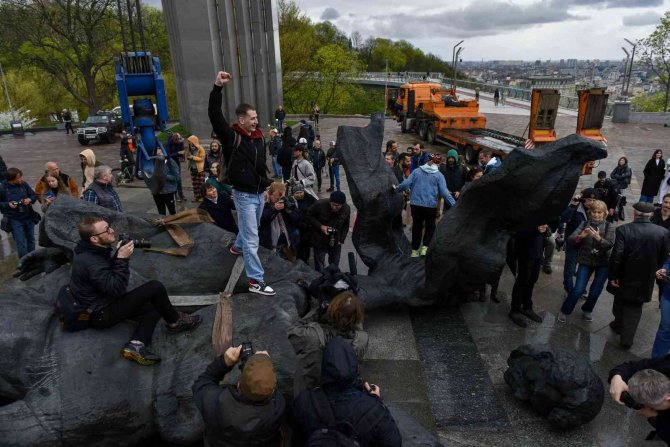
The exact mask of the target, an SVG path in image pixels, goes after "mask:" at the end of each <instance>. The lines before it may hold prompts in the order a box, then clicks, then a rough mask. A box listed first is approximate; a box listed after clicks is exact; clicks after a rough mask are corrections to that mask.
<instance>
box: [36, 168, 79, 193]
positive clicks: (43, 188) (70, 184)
mask: <svg viewBox="0 0 670 447" xmlns="http://www.w3.org/2000/svg"><path fill="white" fill-rule="evenodd" d="M58 177H59V178H60V181H61V182H62V183H63V185H65V186H66V187H67V189H68V190H69V193H70V195H71V196H72V197H74V198H75V199H78V198H79V186H78V185H77V182H76V181H75V180H74V179H73V178H72V177H70V176H69V175H67V174H65V173H63V172H61V173H60V174H58ZM48 189H49V186H48V185H47V184H46V182H45V181H44V177H42V178H41V179H39V180H38V181H37V183H36V184H35V195H36V196H37V197H42V195H43V194H46V193H47V191H48Z"/></svg>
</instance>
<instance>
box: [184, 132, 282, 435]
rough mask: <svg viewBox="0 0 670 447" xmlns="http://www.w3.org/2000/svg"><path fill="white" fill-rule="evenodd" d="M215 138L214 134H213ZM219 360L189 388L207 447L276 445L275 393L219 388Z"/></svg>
mask: <svg viewBox="0 0 670 447" xmlns="http://www.w3.org/2000/svg"><path fill="white" fill-rule="evenodd" d="M217 135H218V134H217ZM233 368H234V366H228V365H226V363H225V362H224V361H223V356H219V357H217V358H216V359H215V360H214V361H213V362H212V363H210V364H209V366H208V367H207V370H205V372H204V373H202V374H201V375H200V377H198V379H197V380H196V381H195V383H194V384H193V400H195V405H196V406H197V407H198V410H200V414H201V415H202V419H203V421H204V422H205V437H206V438H207V441H208V442H209V445H210V446H211V447H237V446H240V447H242V446H244V447H246V446H259V447H264V446H267V447H275V446H277V445H279V439H280V437H281V436H280V432H279V427H280V426H281V425H282V423H283V422H284V408H285V406H286V404H285V402H284V398H283V397H282V395H281V393H279V391H277V390H275V391H274V393H273V394H272V396H270V397H269V398H268V399H266V400H264V401H260V402H255V401H251V400H249V399H246V398H245V397H244V396H243V395H241V394H240V392H239V391H238V389H237V387H236V386H235V385H224V386H219V382H221V380H223V377H224V376H225V375H226V374H228V373H229V372H230V371H232V370H233Z"/></svg>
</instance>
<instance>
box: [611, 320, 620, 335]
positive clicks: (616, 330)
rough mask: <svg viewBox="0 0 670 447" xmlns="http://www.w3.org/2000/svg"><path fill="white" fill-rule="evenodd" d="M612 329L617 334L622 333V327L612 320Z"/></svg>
mask: <svg viewBox="0 0 670 447" xmlns="http://www.w3.org/2000/svg"><path fill="white" fill-rule="evenodd" d="M610 329H612V332H614V333H615V334H617V335H619V334H621V329H619V327H618V326H617V325H615V324H614V321H610Z"/></svg>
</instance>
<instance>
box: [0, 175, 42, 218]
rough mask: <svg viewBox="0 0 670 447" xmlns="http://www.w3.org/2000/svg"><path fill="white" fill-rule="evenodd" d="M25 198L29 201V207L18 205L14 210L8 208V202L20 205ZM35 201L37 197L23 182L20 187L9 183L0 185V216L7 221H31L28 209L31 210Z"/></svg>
mask: <svg viewBox="0 0 670 447" xmlns="http://www.w3.org/2000/svg"><path fill="white" fill-rule="evenodd" d="M26 197H27V198H29V199H30V205H28V206H25V205H23V204H20V205H19V206H18V207H16V208H11V207H10V206H9V202H19V203H21V201H22V200H23V199H25V198H26ZM36 201H37V196H35V192H34V191H33V189H32V188H31V187H30V185H29V184H28V183H26V182H23V183H21V184H20V185H12V184H11V183H9V182H2V183H1V184H0V211H2V214H4V215H5V216H7V218H9V219H15V220H27V219H31V218H32V214H33V213H31V212H30V209H31V208H32V204H33V203H35V202H36Z"/></svg>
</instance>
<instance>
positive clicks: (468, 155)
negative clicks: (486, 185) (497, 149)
mask: <svg viewBox="0 0 670 447" xmlns="http://www.w3.org/2000/svg"><path fill="white" fill-rule="evenodd" d="M465 161H466V162H467V163H469V164H471V165H476V164H477V162H478V161H479V153H478V152H477V151H476V150H475V149H474V148H473V147H472V146H470V145H469V144H468V145H467V146H465Z"/></svg>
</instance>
